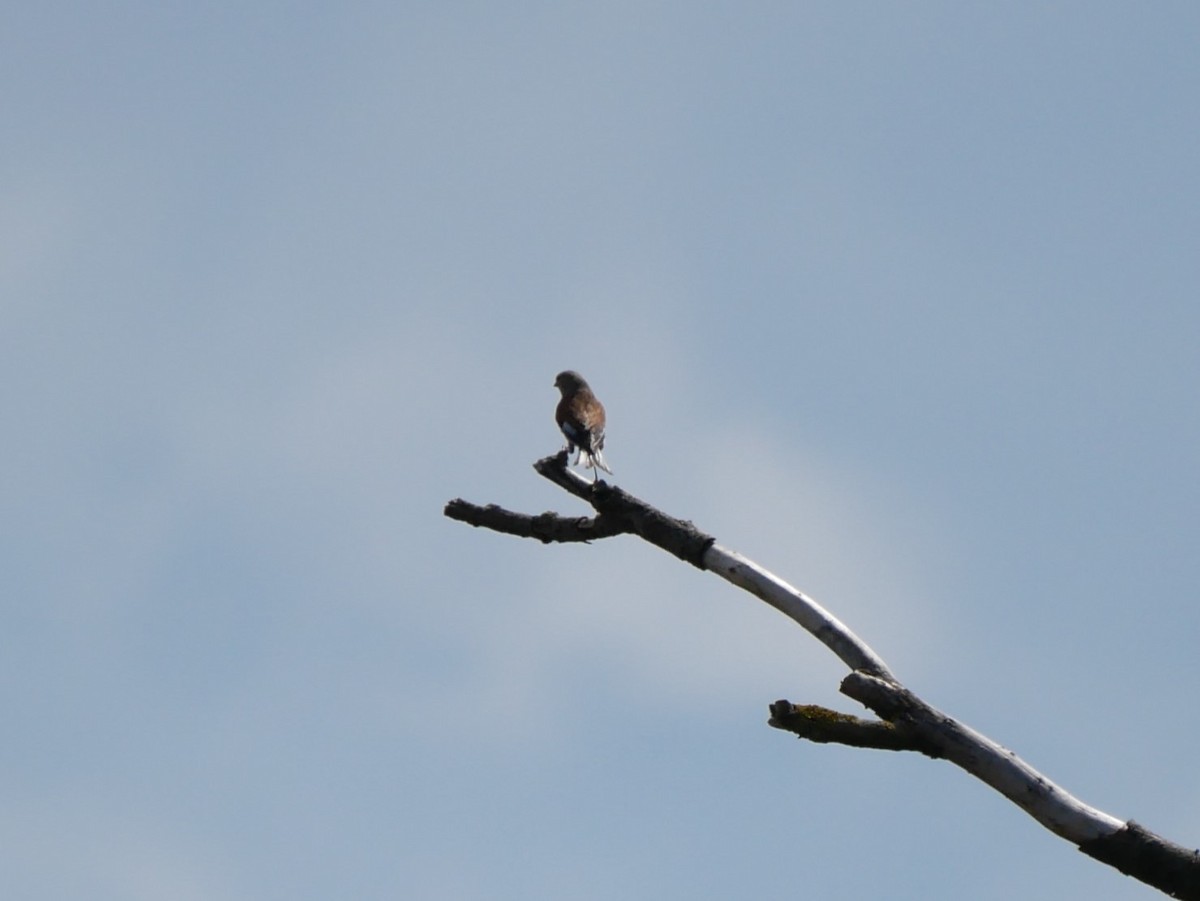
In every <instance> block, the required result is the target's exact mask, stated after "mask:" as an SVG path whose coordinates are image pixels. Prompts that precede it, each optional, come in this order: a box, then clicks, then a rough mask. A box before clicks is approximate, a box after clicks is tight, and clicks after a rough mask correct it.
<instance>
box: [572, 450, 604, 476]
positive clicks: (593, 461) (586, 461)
mask: <svg viewBox="0 0 1200 901" xmlns="http://www.w3.org/2000/svg"><path fill="white" fill-rule="evenodd" d="M579 462H580V463H582V464H583V465H584V466H586V467H589V468H591V469H595V468H596V467H597V466H599V467H600V468H601V469H603V470H604V471H605V472H607V473H608V474H609V475H612V470H611V469H609V468H608V464H607V463H605V462H604V455H603V454H601V453H600V451H598V450H596V451H592V452H591V453H588V452H587V451H585V450H580V451H579Z"/></svg>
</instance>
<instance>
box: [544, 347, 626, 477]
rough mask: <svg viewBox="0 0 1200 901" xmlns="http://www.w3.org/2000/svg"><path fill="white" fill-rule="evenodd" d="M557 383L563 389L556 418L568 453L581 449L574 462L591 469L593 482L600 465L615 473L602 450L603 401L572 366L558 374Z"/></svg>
mask: <svg viewBox="0 0 1200 901" xmlns="http://www.w3.org/2000/svg"><path fill="white" fill-rule="evenodd" d="M554 387H555V388H557V389H558V390H559V391H561V392H562V399H561V400H560V401H559V402H558V407H557V408H555V410H554V421H555V422H557V423H558V427H559V428H560V429H562V433H563V435H565V436H566V439H567V454H568V456H569V455H570V454H571V453H572V452H573V451H575V450H576V449H578V451H579V455H578V456H577V457H576V458H575V462H576V463H577V464H578V463H582V464H583V465H584V466H586V467H588V468H590V469H591V470H592V474H593V478H592V482H593V483H595V482H596V481H597V480H598V479H599V478H600V470H601V469H603V470H604V471H605V472H607V473H608V474H609V475H612V470H611V469H609V468H608V464H607V463H605V462H604V456H603V455H602V454H601V453H600V452H601V451H602V450H603V449H604V404H602V403H600V401H599V400H598V399H597V398H596V395H594V394H593V393H592V389H591V387H589V385H588V383H587V382H586V381H585V380H584V378H583V376H581V375H580V374H579V373H578V372H575V371H574V370H573V369H568V370H566V371H564V372H560V373H559V374H558V375H557V376H555V377H554Z"/></svg>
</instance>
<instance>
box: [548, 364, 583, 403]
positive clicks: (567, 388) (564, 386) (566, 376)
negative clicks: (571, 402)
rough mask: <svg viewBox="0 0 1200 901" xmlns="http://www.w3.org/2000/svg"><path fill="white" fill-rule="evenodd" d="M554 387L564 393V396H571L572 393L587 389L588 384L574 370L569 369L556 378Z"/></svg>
mask: <svg viewBox="0 0 1200 901" xmlns="http://www.w3.org/2000/svg"><path fill="white" fill-rule="evenodd" d="M554 387H555V388H557V389H558V390H559V391H561V392H562V393H563V396H564V397H565V396H566V395H568V394H570V393H571V392H572V391H578V390H580V389H581V388H586V387H587V382H585V381H584V380H583V376H581V375H580V374H579V373H578V372H576V371H575V370H574V369H567V370H564V371H563V372H560V373H559V374H558V375H556V376H555V377H554Z"/></svg>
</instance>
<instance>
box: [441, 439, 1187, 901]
mask: <svg viewBox="0 0 1200 901" xmlns="http://www.w3.org/2000/svg"><path fill="white" fill-rule="evenodd" d="M534 469H536V470H537V472H538V473H539V474H540V475H542V476H543V477H545V478H547V479H549V480H550V481H552V482H554V483H555V484H556V485H558V486H560V487H561V488H563V489H564V490H565V491H567V492H569V493H570V494H573V495H575V496H576V497H578V498H581V499H582V500H584V501H586V502H587V503H589V504H590V505H591V506H592V508H593V509H594V510H595V511H596V514H597V515H596V516H594V517H574V518H571V517H564V516H559V515H558V514H555V513H542V514H540V515H537V516H530V515H527V514H522V513H513V512H511V511H509V510H505V509H503V508H501V507H497V506H495V505H493V504H489V505H487V506H484V507H481V506H477V505H475V504H471V503H468V502H467V501H464V500H461V499H458V500H453V501H450V502H449V503H448V504H447V505H446V508H445V515H446V516H448V517H450V518H451V519H456V520H459V521H461V522H465V523H468V524H470V525H473V526H482V527H484V528H488V529H492V530H493V531H497V532H502V533H504V534H508V535H517V536H520V537H523V538H536V539H538V540H539V541H542V542H545V543H550V542H573V541H575V542H578V541H584V542H587V541H594V540H598V539H601V538H609V537H611V536H613V535H621V534H633V535H637V536H638V537H640V538H642V539H644V540H645V541H648V542H650V543H651V544H653V545H655V546H657V547H660V548H662V549H663V550H665V551H668V552H669V553H671V554H674V555H675V556H676V557H679V558H680V559H681V560H686V561H687V562H688V563H690V564H692V565H693V566H695V567H698V568H699V569H705V570H710V571H712V572H714V573H716V574H717V575H719V576H721V577H722V578H724V579H726V580H727V581H729V582H732V583H733V584H734V585H737V586H738V587H739V588H742V589H744V590H746V591H749V592H750V593H751V594H753V595H755V596H756V597H758V598H760V599H761V600H763V601H766V602H767V603H768V604H770V605H771V606H772V607H774V608H775V609H777V610H779V611H780V612H782V613H783V614H785V615H786V616H788V617H790V618H791V619H793V620H795V621H796V622H797V623H799V624H800V625H801V626H803V627H804V628H805V629H806V630H807V631H808V632H809V633H811V634H812V635H813V636H814V637H815V638H817V639H818V640H819V641H820V642H821V643H822V644H824V645H825V646H826V647H827V648H829V650H831V651H832V652H833V653H834V654H836V655H837V657H838V659H840V660H841V661H842V662H843V663H845V664H846V666H847V667H848V668H849V669H850V674H849V675H848V676H846V678H845V679H843V680H842V684H841V687H840V690H841V692H842V693H843V694H845V695H846V696H848V697H850V698H853V699H854V700H856V701H858V702H859V703H861V704H862V705H863V706H865V707H867V708H868V709H869V710H871V711H873V712H874V713H875V714H876V715H878V716H879V720H864V719H860V718H859V717H855V716H850V715H848V714H844V713H838V712H837V711H833V710H829V709H828V708H824V707H817V706H812V705H796V704H792V703H791V702H789V701H776V702H775V703H774V704H772V705H771V719H770V720H769V723H770V725H772V726H774V727H776V728H778V729H783V730H786V731H789V732H792V733H794V734H795V735H797V736H799V737H800V738H804V739H807V740H809V741H815V742H834V743H838V744H844V745H848V746H850V747H857V748H874V749H881V750H890V751H918V752H920V753H922V754H925V755H927V756H929V757H933V758H945V759H946V760H949V761H950V762H952V763H954V764H955V765H957V766H959V767H961V768H962V769H964V770H966V771H967V772H968V773H970V774H971V775H972V776H974V777H975V778H977V779H979V780H980V781H982V782H984V783H985V784H987V785H989V786H991V787H992V788H994V789H995V790H996V791H998V792H1000V793H1001V794H1002V795H1004V796H1005V797H1006V798H1008V799H1009V800H1010V801H1012V802H1013V803H1015V804H1017V805H1018V806H1019V807H1021V809H1022V810H1024V811H1025V812H1026V813H1028V814H1029V815H1030V816H1031V817H1033V818H1034V819H1035V820H1037V821H1038V822H1039V823H1041V824H1042V825H1043V826H1045V827H1046V828H1047V829H1049V830H1050V831H1051V832H1053V833H1054V834H1055V835H1059V836H1061V837H1062V838H1065V839H1067V840H1068V841H1070V842H1072V843H1073V844H1075V845H1076V846H1078V847H1079V849H1080V850H1081V851H1083V852H1084V853H1085V854H1088V855H1090V856H1091V857H1094V858H1096V859H1097V860H1099V861H1102V862H1104V863H1107V864H1108V865H1110V866H1112V867H1115V868H1116V869H1117V870H1119V871H1120V872H1122V873H1125V874H1127V875H1129V876H1132V877H1134V878H1135V879H1138V880H1140V881H1142V882H1144V883H1146V884H1147V885H1151V886H1153V887H1155V888H1157V889H1160V890H1161V891H1163V892H1165V893H1167V894H1168V895H1170V896H1171V897H1173V898H1184V899H1192V901H1200V852H1197V851H1193V850H1189V849H1187V848H1184V847H1182V846H1180V845H1176V844H1174V843H1172V842H1169V841H1167V840H1166V839H1163V838H1161V837H1160V836H1157V835H1155V834H1154V833H1152V832H1150V831H1148V830H1146V829H1144V828H1143V827H1142V826H1140V825H1138V824H1137V823H1134V822H1133V821H1132V820H1130V821H1128V822H1123V821H1121V820H1120V819H1118V818H1116V817H1114V816H1111V815H1109V814H1107V813H1104V812H1103V811H1100V810H1097V809H1096V808H1094V807H1091V806H1089V805H1087V804H1085V803H1083V802H1082V801H1080V800H1079V799H1078V798H1075V797H1074V796H1073V795H1071V794H1070V793H1069V792H1067V791H1066V790H1064V789H1063V788H1061V787H1060V786H1058V785H1056V784H1054V783H1053V782H1051V781H1050V780H1049V779H1047V778H1046V777H1045V776H1043V775H1042V774H1041V773H1039V772H1038V771H1037V770H1035V769H1033V767H1031V766H1029V764H1027V763H1025V761H1023V760H1021V759H1020V758H1019V757H1017V756H1016V754H1014V753H1013V752H1012V751H1009V750H1007V749H1005V748H1003V747H1001V746H1000V745H998V744H996V743H995V742H994V741H992V740H991V739H989V738H987V737H986V736H984V735H981V734H980V733H978V732H976V731H975V730H973V729H971V728H970V727H969V726H967V725H965V724H963V723H960V722H959V721H958V720H956V719H954V718H953V717H950V716H947V715H946V714H944V713H942V712H941V711H939V710H936V709H935V708H933V707H931V706H930V705H929V704H927V703H926V702H925V701H923V700H922V699H921V698H919V697H917V696H916V695H915V694H913V693H912V692H911V691H910V690H909V689H907V688H905V687H904V686H903V685H901V684H900V682H899V680H897V678H896V677H895V676H894V675H893V674H892V672H891V670H890V669H889V668H888V666H887V664H885V663H884V662H883V659H882V658H880V657H879V656H878V655H877V654H876V653H875V652H874V651H873V650H871V648H870V647H869V646H868V645H867V644H866V642H864V641H863V640H862V639H861V638H859V637H858V636H857V635H855V634H854V633H853V632H852V631H850V629H848V628H847V627H846V626H845V625H844V624H843V623H842V622H841V621H840V620H838V619H837V617H835V616H833V615H832V614H831V613H829V611H827V610H825V609H824V608H823V607H822V606H821V605H820V604H818V603H817V602H816V601H814V600H813V599H812V598H810V597H808V596H807V595H806V594H804V593H803V592H801V591H799V590H797V589H796V588H793V587H792V586H791V585H789V584H788V583H787V582H785V581H783V580H782V579H780V578H778V577H777V576H775V575H774V574H772V573H770V572H768V571H767V570H765V569H763V568H762V567H760V566H758V565H757V564H756V563H754V562H753V561H752V560H749V559H747V558H746V557H743V556H742V555H741V554H738V553H736V552H735V551H731V550H728V549H727V548H723V547H721V546H720V545H718V544H717V543H716V541H715V539H714V538H713V537H712V536H711V535H706V534H705V533H703V532H701V531H700V530H699V529H697V528H696V527H695V526H694V525H692V524H691V523H690V522H687V521H686V520H681V519H677V518H675V517H673V516H669V515H667V514H666V513H663V512H662V511H661V510H658V509H656V508H654V507H652V506H650V505H649V504H647V503H646V502H645V501H643V500H641V499H639V498H636V497H634V496H633V495H631V494H628V493H627V492H625V491H622V490H621V489H620V488H617V487H615V486H612V485H609V484H608V483H607V482H603V481H599V482H595V483H592V482H589V481H588V480H587V479H585V478H583V477H582V476H580V475H578V474H577V473H575V472H573V471H572V470H570V469H568V468H567V454H566V452H565V451H563V452H561V453H559V454H556V455H554V456H551V457H545V458H543V459H541V460H538V461H537V462H536V463H535V464H534Z"/></svg>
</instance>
